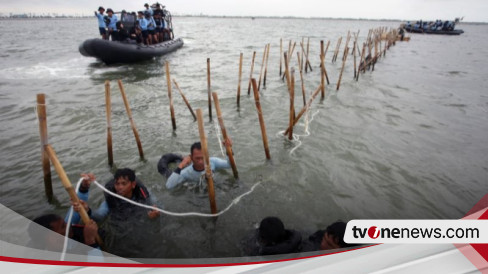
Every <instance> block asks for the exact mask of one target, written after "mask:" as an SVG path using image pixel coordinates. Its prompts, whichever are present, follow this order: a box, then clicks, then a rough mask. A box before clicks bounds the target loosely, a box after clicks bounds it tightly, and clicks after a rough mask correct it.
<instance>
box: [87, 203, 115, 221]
mask: <svg viewBox="0 0 488 274" xmlns="http://www.w3.org/2000/svg"><path fill="white" fill-rule="evenodd" d="M88 212H89V214H90V218H92V219H93V220H95V221H97V222H100V221H101V220H103V219H104V218H105V217H107V215H108V213H109V212H110V208H109V207H108V204H107V201H103V203H102V204H101V205H100V207H98V208H97V209H95V210H91V209H88Z"/></svg>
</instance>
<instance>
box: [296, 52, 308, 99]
mask: <svg viewBox="0 0 488 274" xmlns="http://www.w3.org/2000/svg"><path fill="white" fill-rule="evenodd" d="M297 57H298V63H303V60H301V59H300V53H298V52H297ZM300 68H301V66H300ZM300 82H301V87H302V97H303V105H305V104H306V103H307V99H306V95H305V94H306V92H305V83H304V82H303V71H302V70H301V69H300Z"/></svg>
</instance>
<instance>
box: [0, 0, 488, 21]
mask: <svg viewBox="0 0 488 274" xmlns="http://www.w3.org/2000/svg"><path fill="white" fill-rule="evenodd" d="M160 2H161V3H163V4H164V5H166V7H167V9H169V10H170V11H171V12H172V13H173V14H194V15H196V14H206V15H228V16H231V15H237V16H298V17H333V18H368V19H402V20H407V19H408V20H417V19H424V20H435V19H443V20H448V19H454V18H455V17H463V16H464V21H467V22H488V1H487V0H334V1H330V0H300V1H290V0H166V1H160ZM0 3H1V4H0V13H3V14H4V15H8V14H9V13H11V12H12V13H30V12H32V13H37V14H42V13H58V14H72V15H90V14H91V13H92V12H93V11H94V10H96V9H97V8H98V6H100V5H101V6H104V7H105V8H112V9H113V10H115V11H120V10H122V9H126V10H128V11H136V10H140V9H143V5H144V3H146V2H145V0H142V1H134V0H100V1H94V0H82V1H66V0H43V1H41V0H22V1H11V0H0ZM149 3H150V4H151V3H153V2H149Z"/></svg>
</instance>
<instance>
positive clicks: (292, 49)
mask: <svg viewBox="0 0 488 274" xmlns="http://www.w3.org/2000/svg"><path fill="white" fill-rule="evenodd" d="M296 44H297V43H296V42H294V43H293V47H292V48H291V49H290V50H288V53H287V56H288V66H290V59H291V57H290V56H293V52H294V51H295V46H296ZM290 45H291V40H290ZM285 66H286V60H285ZM285 76H286V70H285V75H283V77H282V79H281V80H283V79H285ZM286 77H289V75H288V76H286ZM288 81H289V80H288ZM288 84H289V83H288Z"/></svg>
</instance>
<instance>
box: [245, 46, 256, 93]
mask: <svg viewBox="0 0 488 274" xmlns="http://www.w3.org/2000/svg"><path fill="white" fill-rule="evenodd" d="M254 59H256V51H254V52H253V53H252V63H251V73H249V86H248V87H247V95H250V94H251V79H252V72H253V70H254Z"/></svg>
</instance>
